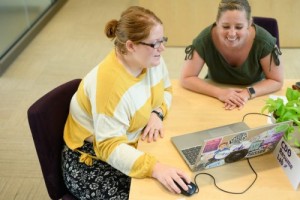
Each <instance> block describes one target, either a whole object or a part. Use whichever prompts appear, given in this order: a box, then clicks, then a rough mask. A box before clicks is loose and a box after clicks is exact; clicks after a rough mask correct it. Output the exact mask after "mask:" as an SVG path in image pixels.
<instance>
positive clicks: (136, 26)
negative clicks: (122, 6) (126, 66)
mask: <svg viewBox="0 0 300 200" xmlns="http://www.w3.org/2000/svg"><path fill="white" fill-rule="evenodd" d="M156 24H162V21H161V20H160V19H159V18H158V17H157V16H156V15H155V14H154V13H153V12H152V11H150V10H148V9H145V8H143V7H139V6H131V7H129V8H128V9H127V10H125V11H124V12H123V13H122V14H121V17H120V19H119V20H116V19H112V20H110V21H109V22H107V24H106V26H105V29H104V32H105V34H106V36H107V37H108V38H111V39H112V40H114V44H115V47H116V48H117V50H119V52H121V53H122V54H126V53H127V49H126V47H125V43H126V41H127V40H130V41H132V42H134V43H139V42H141V41H142V40H144V39H146V38H147V37H148V36H149V34H150V31H151V29H152V27H153V26H155V25H156Z"/></svg>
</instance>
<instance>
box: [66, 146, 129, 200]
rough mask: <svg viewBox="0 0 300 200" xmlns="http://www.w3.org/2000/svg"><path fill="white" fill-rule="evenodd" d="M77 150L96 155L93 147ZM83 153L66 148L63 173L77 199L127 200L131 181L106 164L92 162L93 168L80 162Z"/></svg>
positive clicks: (94, 160)
mask: <svg viewBox="0 0 300 200" xmlns="http://www.w3.org/2000/svg"><path fill="white" fill-rule="evenodd" d="M78 150H80V151H82V152H85V153H88V154H90V155H93V156H94V155H95V152H94V150H93V144H92V143H89V142H85V143H84V145H83V146H82V147H81V148H79V149H78ZM80 156H81V153H79V152H77V151H72V150H71V149H69V148H68V147H67V146H65V148H64V150H63V152H62V172H63V178H64V181H65V185H66V187H67V188H68V190H69V191H70V192H71V193H72V194H73V195H74V196H75V197H77V198H78V199H82V200H88V199H93V200H100V199H105V200H108V199H111V200H118V199H120V200H121V199H122V200H123V199H128V196H129V189H130V182H131V178H130V177H129V176H127V175H125V174H123V173H122V172H120V171H119V170H117V169H115V168H113V167H112V166H110V165H109V164H107V163H106V162H103V161H101V160H98V159H97V160H96V159H93V164H92V166H88V165H86V164H85V163H81V162H79V158H80Z"/></svg>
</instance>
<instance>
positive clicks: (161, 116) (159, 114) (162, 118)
mask: <svg viewBox="0 0 300 200" xmlns="http://www.w3.org/2000/svg"><path fill="white" fill-rule="evenodd" d="M152 113H155V114H156V115H157V116H158V117H159V118H160V119H161V121H163V120H164V115H163V114H162V113H161V112H158V111H156V110H152Z"/></svg>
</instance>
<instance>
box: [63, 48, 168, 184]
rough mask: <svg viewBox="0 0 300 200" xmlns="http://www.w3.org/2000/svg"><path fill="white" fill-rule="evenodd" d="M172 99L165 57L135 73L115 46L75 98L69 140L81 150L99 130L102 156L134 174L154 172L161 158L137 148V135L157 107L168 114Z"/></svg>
mask: <svg viewBox="0 0 300 200" xmlns="http://www.w3.org/2000/svg"><path fill="white" fill-rule="evenodd" d="M171 100H172V87H171V82H170V80H169V75H168V70H167V68H166V65H165V63H164V61H163V59H162V58H161V62H160V65H159V66H156V67H151V68H145V69H144V70H143V72H142V73H141V74H140V75H139V76H138V77H134V76H132V75H130V74H129V73H128V72H127V71H126V70H125V68H124V66H122V65H121V64H120V63H119V62H118V60H117V58H116V53H115V51H114V50H113V51H111V52H110V53H109V54H108V56H107V57H106V58H105V59H104V60H103V61H102V62H101V63H100V64H99V65H97V66H96V67H95V68H94V69H92V70H91V71H90V72H89V73H88V74H87V75H86V76H85V77H84V79H83V80H82V81H81V83H80V85H79V87H78V90H77V92H76V93H75V94H74V96H73V98H72V100H71V104H70V113H69V116H68V119H67V122H66V125H65V129H64V140H65V142H66V145H67V146H68V147H69V148H70V149H72V150H75V149H77V148H79V147H81V146H82V145H83V143H84V140H85V139H86V138H88V137H90V136H92V135H93V136H94V150H95V154H96V157H97V158H98V159H101V160H103V161H105V162H107V163H108V164H110V165H111V166H113V167H114V168H116V169H118V170H120V171H121V172H123V173H124V174H126V175H128V176H131V177H135V178H143V177H151V175H152V169H153V166H154V165H155V163H156V162H157V161H156V159H155V158H154V157H153V156H151V155H149V154H147V153H144V152H141V151H139V150H137V149H136V145H137V141H138V139H139V136H140V135H141V132H142V130H143V128H144V127H145V126H146V125H147V123H148V120H149V118H150V115H151V111H152V110H153V109H155V108H158V107H160V108H162V110H163V114H164V116H166V115H167V113H168V110H169V108H170V105H171Z"/></svg>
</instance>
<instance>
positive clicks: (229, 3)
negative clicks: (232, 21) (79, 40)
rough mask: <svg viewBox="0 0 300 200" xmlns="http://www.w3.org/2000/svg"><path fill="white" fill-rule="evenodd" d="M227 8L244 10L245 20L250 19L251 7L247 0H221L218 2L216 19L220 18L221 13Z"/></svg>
mask: <svg viewBox="0 0 300 200" xmlns="http://www.w3.org/2000/svg"><path fill="white" fill-rule="evenodd" d="M227 10H240V11H243V10H245V12H246V18H247V20H248V21H249V20H250V19H251V7H250V5H249V2H248V0H222V1H221V2H220V3H219V8H218V14H217V21H218V20H219V19H220V17H221V15H222V13H223V12H225V11H227Z"/></svg>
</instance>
